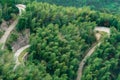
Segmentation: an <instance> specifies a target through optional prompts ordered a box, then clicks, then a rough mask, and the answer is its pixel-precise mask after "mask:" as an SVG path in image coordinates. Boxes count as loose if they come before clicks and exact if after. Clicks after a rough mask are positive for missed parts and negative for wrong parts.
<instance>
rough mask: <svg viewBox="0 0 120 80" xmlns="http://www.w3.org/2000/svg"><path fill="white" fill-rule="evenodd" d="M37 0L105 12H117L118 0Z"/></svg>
mask: <svg viewBox="0 0 120 80" xmlns="http://www.w3.org/2000/svg"><path fill="white" fill-rule="evenodd" d="M37 1H38V2H48V3H50V4H56V5H62V6H68V7H70V6H74V7H84V6H89V7H90V8H91V9H94V10H98V11H100V12H107V13H115V14H116V13H119V12H120V7H119V6H120V4H119V3H120V1H119V0H62V1H61V0H37Z"/></svg>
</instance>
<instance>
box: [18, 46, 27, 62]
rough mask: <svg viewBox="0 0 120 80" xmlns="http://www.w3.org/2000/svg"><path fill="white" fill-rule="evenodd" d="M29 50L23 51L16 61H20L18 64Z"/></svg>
mask: <svg viewBox="0 0 120 80" xmlns="http://www.w3.org/2000/svg"><path fill="white" fill-rule="evenodd" d="M28 50H29V48H27V49H25V50H24V51H23V52H22V53H21V54H20V55H19V57H18V60H19V61H20V63H22V62H23V59H22V58H23V56H24V55H25V54H26V53H27V52H28Z"/></svg>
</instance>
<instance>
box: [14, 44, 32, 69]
mask: <svg viewBox="0 0 120 80" xmlns="http://www.w3.org/2000/svg"><path fill="white" fill-rule="evenodd" d="M29 47H30V45H26V46H24V47H22V48H20V49H18V50H17V51H16V52H15V54H14V59H15V66H14V69H13V70H15V69H16V68H17V66H19V65H20V61H19V59H18V57H19V55H20V54H21V53H22V52H23V51H24V50H25V49H27V48H29Z"/></svg>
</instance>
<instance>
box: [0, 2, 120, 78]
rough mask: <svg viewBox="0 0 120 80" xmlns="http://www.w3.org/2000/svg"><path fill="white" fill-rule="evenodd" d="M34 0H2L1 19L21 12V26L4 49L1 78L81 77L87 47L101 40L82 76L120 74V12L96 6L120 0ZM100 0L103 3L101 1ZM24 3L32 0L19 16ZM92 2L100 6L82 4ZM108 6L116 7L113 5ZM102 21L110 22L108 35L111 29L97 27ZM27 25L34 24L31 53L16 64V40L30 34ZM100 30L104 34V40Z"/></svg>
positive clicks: (114, 75)
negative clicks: (26, 32)
mask: <svg viewBox="0 0 120 80" xmlns="http://www.w3.org/2000/svg"><path fill="white" fill-rule="evenodd" d="M32 1H33V0H31V1H26V0H25V1H14V0H11V1H10V3H8V4H7V0H6V1H0V3H1V5H2V7H1V9H0V11H1V12H0V20H1V23H2V20H5V21H10V20H15V19H16V18H18V23H17V25H16V28H15V29H14V30H13V32H11V35H10V37H9V38H8V41H7V43H6V49H5V50H0V79H3V80H76V77H77V72H78V68H79V64H80V62H81V61H82V59H83V58H84V57H85V56H86V53H87V51H88V50H89V49H90V48H91V47H92V46H93V45H94V44H95V43H97V42H99V41H101V44H100V46H97V48H96V50H95V51H94V53H93V54H92V56H90V57H88V58H87V61H86V63H85V66H84V69H83V74H82V78H81V80H119V79H120V75H119V74H120V72H119V70H120V68H119V66H120V54H119V52H120V51H119V41H120V32H119V31H120V18H119V17H118V15H113V14H109V12H106V11H105V12H104V13H103V11H101V12H99V11H98V10H97V11H96V9H95V8H96V7H95V6H101V5H103V4H106V3H108V4H111V5H112V2H114V3H115V4H116V3H117V2H119V1H116V2H115V1H111V2H109V1H108V0H106V1H105V2H104V0H102V1H103V2H104V3H102V1H99V0H97V1H95V0H91V1H90V0H85V1H82V0H75V1H73V0H70V1H69V3H68V4H66V2H68V0H66V1H60V0H49V1H48V0H44V1H43V0H40V1H38V2H36V1H33V2H32ZM43 2H44V3H43ZM46 2H49V3H50V4H49V3H46ZM98 2H99V5H96V4H97V3H98ZM18 3H22V4H26V11H25V12H23V13H22V15H21V16H18V13H19V11H18V9H17V8H16V6H15V4H18ZM54 3H55V4H56V5H55V4H54ZM79 3H81V5H79ZM91 4H92V5H94V6H91V8H93V9H94V10H91V9H90V7H83V8H78V7H81V6H89V5H91ZM58 5H59V6H58ZM64 6H67V7H64ZM6 7H7V8H6ZM76 7H77V8H76ZM102 7H103V8H105V7H106V6H102ZM98 8H99V7H98ZM118 8H119V7H118ZM99 9H102V8H101V7H100V8H99ZM107 9H108V10H110V11H112V9H111V8H110V7H109V8H107ZM116 14H119V13H118V12H116ZM97 26H104V27H108V28H110V30H111V33H110V36H109V37H108V36H107V37H106V33H105V32H99V31H98V32H95V31H94V28H95V27H97ZM26 29H28V30H30V37H29V45H30V47H29V48H28V49H27V50H25V51H24V53H28V54H27V59H26V60H25V61H24V62H21V63H22V64H20V65H19V66H18V67H17V68H16V69H15V70H13V68H14V65H15V63H14V58H13V55H14V52H13V51H12V43H14V42H15V41H16V40H17V39H18V36H19V34H20V33H21V34H22V35H24V34H23V33H24V31H25V30H26ZM96 33H99V34H101V35H102V36H101V39H100V40H98V41H97V39H96V36H95V34H96ZM1 45H2V44H1ZM22 54H23V53H22Z"/></svg>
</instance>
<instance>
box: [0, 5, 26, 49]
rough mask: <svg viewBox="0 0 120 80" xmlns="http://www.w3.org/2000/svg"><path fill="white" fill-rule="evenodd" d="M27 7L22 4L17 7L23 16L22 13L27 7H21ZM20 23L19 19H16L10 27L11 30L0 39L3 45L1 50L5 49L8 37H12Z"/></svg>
mask: <svg viewBox="0 0 120 80" xmlns="http://www.w3.org/2000/svg"><path fill="white" fill-rule="evenodd" d="M20 5H21V6H25V5H22V4H18V5H16V7H17V8H18V9H19V14H20V15H21V14H22V11H23V10H25V8H26V7H21V6H20ZM17 23H18V19H16V20H15V21H14V22H13V23H12V24H11V25H10V26H9V28H8V29H7V30H6V32H5V33H4V35H3V36H2V37H1V39H0V43H1V44H2V48H1V49H4V47H5V43H6V40H7V38H8V36H9V35H10V32H11V31H12V30H13V29H14V28H15V26H16V25H17Z"/></svg>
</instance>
